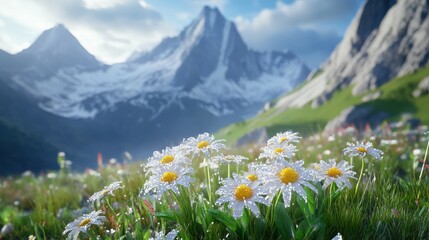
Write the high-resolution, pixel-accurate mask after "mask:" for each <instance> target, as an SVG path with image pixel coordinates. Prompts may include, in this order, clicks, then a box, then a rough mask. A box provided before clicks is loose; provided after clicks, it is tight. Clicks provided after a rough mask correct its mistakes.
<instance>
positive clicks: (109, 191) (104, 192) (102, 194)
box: [88, 181, 123, 202]
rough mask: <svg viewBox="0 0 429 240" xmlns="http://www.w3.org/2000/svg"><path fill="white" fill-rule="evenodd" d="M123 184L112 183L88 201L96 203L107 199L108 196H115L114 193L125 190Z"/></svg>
mask: <svg viewBox="0 0 429 240" xmlns="http://www.w3.org/2000/svg"><path fill="white" fill-rule="evenodd" d="M121 184H122V182H121V181H117V182H113V183H111V184H110V185H109V186H105V187H104V188H103V190H101V191H99V192H96V193H94V194H92V196H91V197H90V198H89V199H88V201H89V202H95V201H97V200H100V199H101V198H103V197H106V196H107V195H112V196H114V194H113V191H115V190H117V189H119V188H123V186H122V185H121Z"/></svg>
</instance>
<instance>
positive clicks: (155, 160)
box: [145, 146, 191, 172]
mask: <svg viewBox="0 0 429 240" xmlns="http://www.w3.org/2000/svg"><path fill="white" fill-rule="evenodd" d="M190 161H191V160H189V159H188V158H187V157H186V152H185V151H183V149H182V147H180V146H176V147H173V148H169V147H167V148H165V149H164V150H162V151H161V152H159V151H155V152H153V155H152V157H150V158H149V159H148V162H147V164H146V166H145V167H146V170H148V171H149V172H150V171H152V168H156V167H158V166H162V165H169V164H188V163H190Z"/></svg>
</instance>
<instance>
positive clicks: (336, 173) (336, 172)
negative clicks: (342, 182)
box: [326, 167, 343, 178]
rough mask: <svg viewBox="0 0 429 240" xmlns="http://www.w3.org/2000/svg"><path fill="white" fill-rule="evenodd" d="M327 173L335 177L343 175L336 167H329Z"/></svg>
mask: <svg viewBox="0 0 429 240" xmlns="http://www.w3.org/2000/svg"><path fill="white" fill-rule="evenodd" d="M326 175H328V176H330V177H333V178H337V177H339V176H341V175H343V172H341V170H340V169H338V168H336V167H331V168H330V169H328V171H326Z"/></svg>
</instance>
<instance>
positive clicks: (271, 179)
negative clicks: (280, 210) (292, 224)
mask: <svg viewBox="0 0 429 240" xmlns="http://www.w3.org/2000/svg"><path fill="white" fill-rule="evenodd" d="M303 164H304V161H302V160H300V161H297V162H287V161H278V162H274V163H273V171H271V172H268V173H267V175H265V176H264V179H263V182H264V183H265V186H264V187H266V188H267V189H269V195H268V196H269V198H270V199H271V200H272V199H273V198H274V197H275V196H276V195H277V193H278V191H281V193H282V195H283V201H284V204H285V207H289V206H290V202H291V199H292V191H294V192H296V193H298V195H299V196H301V197H302V198H303V199H304V201H307V193H306V191H305V189H304V186H305V187H308V188H310V189H311V190H313V191H314V192H317V189H316V188H315V187H314V186H313V185H312V184H311V183H310V181H313V180H314V178H313V176H312V172H311V171H310V170H307V169H305V168H304V167H303V166H302V165H303Z"/></svg>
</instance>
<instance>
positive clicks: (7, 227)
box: [0, 223, 14, 237]
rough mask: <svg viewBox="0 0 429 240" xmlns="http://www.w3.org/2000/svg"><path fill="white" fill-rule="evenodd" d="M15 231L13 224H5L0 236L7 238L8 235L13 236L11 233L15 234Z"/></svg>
mask: <svg viewBox="0 0 429 240" xmlns="http://www.w3.org/2000/svg"><path fill="white" fill-rule="evenodd" d="M13 230H14V227H13V224H12V223H8V224H5V225H4V226H3V227H2V228H1V231H0V236H1V237H4V236H6V235H8V234H11V233H13Z"/></svg>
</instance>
